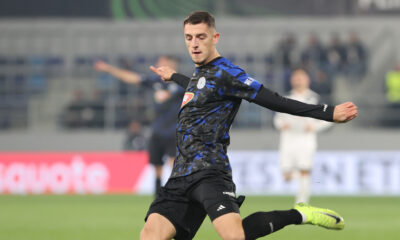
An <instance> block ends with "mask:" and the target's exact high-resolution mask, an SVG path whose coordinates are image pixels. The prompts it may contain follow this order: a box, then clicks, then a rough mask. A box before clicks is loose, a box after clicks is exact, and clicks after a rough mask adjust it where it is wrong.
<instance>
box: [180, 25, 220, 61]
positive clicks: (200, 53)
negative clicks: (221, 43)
mask: <svg viewBox="0 0 400 240" xmlns="http://www.w3.org/2000/svg"><path fill="white" fill-rule="evenodd" d="M184 33H185V41H186V46H187V49H188V51H189V54H190V56H191V57H192V60H193V62H194V63H195V64H196V66H201V65H204V64H207V63H208V62H210V61H211V60H213V59H214V58H216V57H217V56H218V55H219V54H218V52H217V49H216V45H217V43H218V39H219V33H217V32H216V31H215V29H214V28H210V27H208V25H207V24H205V23H199V24H195V25H193V24H186V25H185V26H184Z"/></svg>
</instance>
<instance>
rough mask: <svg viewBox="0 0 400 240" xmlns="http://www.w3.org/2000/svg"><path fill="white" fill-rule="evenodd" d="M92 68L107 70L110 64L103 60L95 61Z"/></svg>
mask: <svg viewBox="0 0 400 240" xmlns="http://www.w3.org/2000/svg"><path fill="white" fill-rule="evenodd" d="M93 67H94V69H96V70H97V71H101V72H107V71H109V69H110V64H108V63H106V62H104V61H96V62H95V63H94V64H93Z"/></svg>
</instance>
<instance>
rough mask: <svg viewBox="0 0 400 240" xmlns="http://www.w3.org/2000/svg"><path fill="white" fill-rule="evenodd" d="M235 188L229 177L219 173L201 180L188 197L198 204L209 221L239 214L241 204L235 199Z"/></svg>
mask: <svg viewBox="0 0 400 240" xmlns="http://www.w3.org/2000/svg"><path fill="white" fill-rule="evenodd" d="M235 191H236V187H235V184H234V183H233V182H232V179H231V178H230V177H227V176H224V175H223V174H221V173H218V175H211V176H208V177H207V178H205V179H203V180H201V181H200V182H199V183H198V185H197V186H196V187H195V188H194V189H193V191H192V192H191V194H190V197H191V198H192V199H194V200H195V201H197V202H198V203H200V204H201V205H202V206H203V208H204V209H205V210H206V212H207V215H208V216H209V217H210V219H211V221H214V220H215V219H216V218H218V217H220V216H222V215H225V214H227V213H239V207H240V206H239V205H240V204H241V202H240V201H239V199H238V198H236V193H235Z"/></svg>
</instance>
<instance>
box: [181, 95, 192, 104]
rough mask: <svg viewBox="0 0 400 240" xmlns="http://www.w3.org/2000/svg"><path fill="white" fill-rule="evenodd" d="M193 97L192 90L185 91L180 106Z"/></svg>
mask: <svg viewBox="0 0 400 240" xmlns="http://www.w3.org/2000/svg"><path fill="white" fill-rule="evenodd" d="M193 97H194V93H192V92H185V96H183V101H182V105H181V107H183V106H185V105H186V104H187V103H188V102H190V101H192V99H193Z"/></svg>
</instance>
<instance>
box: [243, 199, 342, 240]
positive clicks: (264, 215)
mask: <svg viewBox="0 0 400 240" xmlns="http://www.w3.org/2000/svg"><path fill="white" fill-rule="evenodd" d="M292 224H296V225H297V224H313V225H317V226H321V227H324V228H327V229H334V230H340V229H343V228H344V220H343V218H342V217H341V216H340V215H339V214H338V213H336V212H334V211H332V210H329V209H323V208H316V207H312V206H310V205H306V204H297V205H296V206H295V208H294V209H290V210H284V211H271V212H256V213H253V214H251V215H249V216H247V217H246V218H244V219H243V223H242V225H243V230H244V233H245V236H246V238H245V239H246V240H253V239H257V238H260V237H263V236H266V235H268V234H271V233H273V232H276V231H278V230H281V229H282V228H284V227H285V226H288V225H292Z"/></svg>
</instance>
